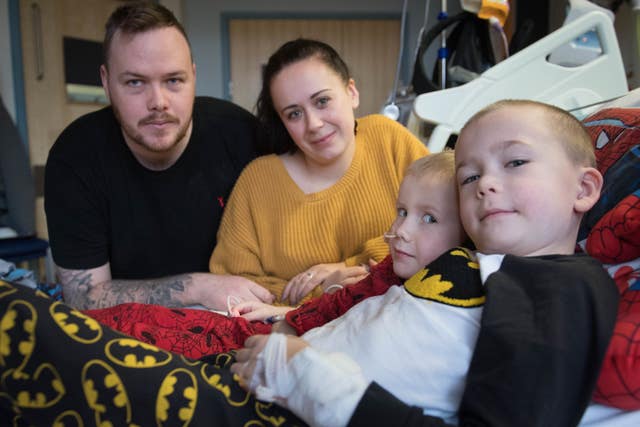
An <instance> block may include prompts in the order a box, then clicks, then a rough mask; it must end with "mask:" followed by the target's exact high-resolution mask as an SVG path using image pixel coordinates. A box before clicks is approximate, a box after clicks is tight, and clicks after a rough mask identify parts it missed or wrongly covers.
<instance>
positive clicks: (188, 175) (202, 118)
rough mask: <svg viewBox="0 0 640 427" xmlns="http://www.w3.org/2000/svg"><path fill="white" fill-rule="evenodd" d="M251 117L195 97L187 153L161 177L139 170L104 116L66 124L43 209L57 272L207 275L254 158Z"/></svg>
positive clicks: (53, 154)
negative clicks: (235, 192)
mask: <svg viewBox="0 0 640 427" xmlns="http://www.w3.org/2000/svg"><path fill="white" fill-rule="evenodd" d="M257 137H258V127H257V120H256V118H255V117H254V116H253V115H252V114H250V113H249V112H248V111H246V110H244V109H242V108H240V107H238V106H237V105H235V104H232V103H230V102H228V101H223V100H219V99H214V98H208V97H197V98H196V100H195V104H194V109H193V131H192V134H191V139H190V140H189V143H188V144H187V147H186V149H185V151H184V152H183V153H182V155H181V157H180V158H179V159H178V160H177V161H176V163H175V164H174V165H172V166H171V167H170V168H168V169H166V170H164V171H152V170H149V169H147V168H145V167H144V166H142V165H141V164H140V163H139V162H138V161H137V160H136V159H135V157H134V156H133V154H132V153H131V151H130V150H129V148H128V147H127V145H126V143H125V141H124V138H123V136H122V132H121V129H120V126H119V124H118V122H117V121H116V118H115V116H114V114H113V111H112V109H111V107H107V108H104V109H102V110H99V111H96V112H94V113H90V114H87V115H85V116H83V117H81V118H79V119H77V120H76V121H74V122H73V123H72V124H71V125H69V126H68V127H67V128H66V129H65V130H64V131H63V133H62V134H61V135H60V136H59V138H58V139H57V141H56V142H55V144H54V146H53V147H52V149H51V151H50V153H49V158H48V160H47V165H46V173H45V210H46V214H47V224H48V229H49V239H50V243H51V248H52V252H53V257H54V260H55V262H56V264H57V265H59V266H60V267H63V268H67V269H89V268H95V267H99V266H101V265H104V264H106V263H107V262H109V263H110V266H111V275H112V278H114V279H145V278H156V277H162V276H167V275H172V274H179V273H186V272H193V271H208V262H209V257H210V255H211V252H212V251H213V248H214V246H215V244H216V232H217V230H218V225H219V223H220V219H221V216H222V211H223V207H224V202H225V201H226V200H227V198H228V196H229V194H230V192H231V189H232V188H233V185H234V183H235V181H236V179H237V177H238V175H239V174H240V172H241V171H242V169H243V168H244V166H245V165H246V164H247V163H248V162H249V161H251V160H252V159H253V158H254V157H255V153H256V151H255V150H256V146H255V144H256V138H257Z"/></svg>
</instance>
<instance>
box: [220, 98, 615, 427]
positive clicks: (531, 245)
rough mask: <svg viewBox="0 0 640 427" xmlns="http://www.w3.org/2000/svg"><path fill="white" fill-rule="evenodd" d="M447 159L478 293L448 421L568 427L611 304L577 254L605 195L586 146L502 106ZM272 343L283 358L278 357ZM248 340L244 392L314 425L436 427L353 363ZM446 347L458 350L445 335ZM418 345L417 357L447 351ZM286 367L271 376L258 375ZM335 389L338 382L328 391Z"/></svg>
mask: <svg viewBox="0 0 640 427" xmlns="http://www.w3.org/2000/svg"><path fill="white" fill-rule="evenodd" d="M455 157H456V169H457V171H456V176H457V183H458V192H459V202H460V213H461V219H462V223H463V225H464V227H465V230H466V232H467V233H468V235H469V237H470V238H471V240H472V241H473V243H474V244H475V245H476V247H477V250H478V252H477V258H478V261H479V265H480V275H481V277H482V281H483V284H484V289H485V292H486V302H485V304H484V307H483V313H482V321H481V324H480V326H479V330H478V331H476V332H477V335H476V336H477V342H473V343H471V344H470V345H473V344H475V350H474V353H473V357H472V358H470V359H468V360H467V361H468V363H469V371H468V375H467V377H466V382H465V381H463V380H462V379H460V378H452V381H462V382H463V383H464V384H463V386H464V394H463V395H462V399H461V401H460V405H459V410H458V417H459V418H458V424H459V425H488V426H515V425H540V426H543V425H544V426H567V425H576V424H578V423H579V421H580V419H581V417H582V414H583V412H584V410H585V408H586V407H587V405H588V403H589V401H590V398H591V394H592V392H593V389H594V386H595V382H596V380H597V377H598V371H599V367H600V365H601V362H602V359H603V357H604V354H605V351H606V349H607V346H608V343H609V339H610V337H611V333H612V330H613V326H614V323H615V318H616V312H617V301H618V293H617V289H616V286H615V284H614V282H613V281H612V279H611V278H610V277H609V276H608V274H607V273H606V271H605V270H604V269H603V268H602V266H601V264H600V263H599V262H597V261H596V260H594V259H592V258H590V257H589V256H587V255H585V254H574V250H575V245H576V238H577V233H578V226H579V224H580V220H581V218H582V216H583V214H584V213H585V212H586V211H587V210H589V209H590V208H591V207H592V206H593V205H594V204H595V202H596V201H597V200H598V198H599V196H600V189H601V187H602V176H601V174H600V173H599V172H598V171H597V170H596V169H595V168H594V166H595V159H594V155H593V147H592V145H591V140H590V138H589V136H588V135H587V134H586V132H585V131H584V129H583V128H582V126H581V124H580V123H579V122H578V121H577V120H576V119H575V118H573V117H572V116H571V115H570V114H568V113H566V112H564V111H562V110H560V109H558V108H555V107H552V106H549V105H545V104H541V103H536V102H532V101H502V102H499V103H497V104H494V105H492V106H490V107H488V108H486V109H485V110H483V111H481V112H479V113H478V114H477V115H475V116H474V117H473V118H471V120H469V122H468V124H467V125H465V127H464V128H463V129H462V131H461V133H460V137H459V139H458V142H457V144H456V155H455ZM437 262H438V261H436V263H437ZM434 264H435V263H434ZM412 280H413V279H410V280H409V281H407V283H411V282H412ZM462 285H464V284H462ZM405 286H406V285H405ZM454 287H455V284H454ZM463 287H464V286H463ZM469 327H470V328H477V326H475V325H473V324H472V323H469ZM472 335H473V334H470V335H469V336H472ZM412 338H413V336H412V337H410V339H412ZM452 338H454V337H452ZM474 340H475V337H474ZM283 343H284V346H285V349H286V351H284V352H280V353H279V355H280V356H278V348H279V347H280V346H281V345H282V344H283ZM467 344H469V343H467ZM245 345H246V348H245V349H243V350H240V351H239V352H238V363H236V364H235V365H234V366H233V367H232V371H233V372H235V373H237V374H238V375H240V377H241V378H242V379H243V380H244V381H246V383H247V384H249V385H250V387H251V388H252V389H256V390H258V391H262V390H264V387H265V386H266V387H267V390H270V392H271V395H272V396H276V398H277V401H278V402H280V403H282V404H283V405H284V406H286V407H288V408H289V409H290V410H292V411H293V412H294V413H296V414H297V415H298V416H300V417H301V418H303V419H304V420H305V421H306V422H308V423H310V424H312V425H346V424H347V422H348V423H349V425H350V426H359V425H371V424H377V425H390V424H393V425H406V426H414V425H421V426H425V425H427V426H428V425H432V426H436V425H438V426H440V425H443V420H442V419H441V418H439V417H434V416H433V415H424V414H428V413H429V411H430V410H431V409H432V408H430V407H429V406H422V407H419V406H410V405H409V404H407V401H406V399H403V398H402V397H400V400H402V401H400V400H398V398H397V397H395V396H400V395H401V393H402V390H400V389H387V390H385V389H384V388H382V387H381V386H380V385H378V384H376V382H375V380H374V382H372V381H371V380H369V379H368V378H369V376H368V375H369V373H368V372H365V371H363V370H360V368H359V367H358V366H357V365H354V363H353V361H349V360H344V358H343V359H339V358H336V357H335V356H334V355H333V354H327V353H323V352H320V351H318V350H316V349H314V348H312V347H309V346H308V345H307V343H305V342H304V341H303V340H300V339H296V338H292V337H290V338H288V339H287V340H286V341H283V340H282V337H281V336H279V335H278V334H271V335H270V336H268V337H264V336H263V337H260V336H254V337H251V338H249V339H248V340H247V343H246V344H245ZM265 345H266V346H265ZM443 347H448V348H449V350H448V351H449V354H452V355H455V353H454V350H455V348H454V347H455V340H454V339H452V340H451V341H450V342H449V343H443ZM422 350H423V351H424V352H425V359H426V358H428V357H430V354H431V353H433V352H441V351H447V350H446V349H443V348H442V347H439V348H423V349H422ZM274 355H275V356H274ZM256 357H257V359H256ZM283 359H284V360H283ZM257 360H260V363H258V364H257V365H256V361H257ZM287 360H288V362H287ZM356 361H357V360H356ZM283 362H284V366H285V368H284V369H282V368H280V369H277V372H278V378H277V382H275V381H273V379H274V377H273V376H270V375H268V373H269V372H274V371H273V369H274V366H278V367H282V366H283ZM405 362H406V360H405V359H404V358H403V363H400V364H397V365H396V364H393V363H392V364H389V365H388V367H387V368H388V369H391V370H393V372H394V374H395V375H399V376H402V377H404V378H406V379H407V381H410V380H411V378H417V379H420V378H422V377H421V376H420V375H418V373H417V372H415V371H412V370H407V369H405V366H406V365H405ZM310 363H313V366H308V369H301V367H302V366H306V365H309V364H310ZM394 367H396V369H394ZM423 369H424V371H425V372H427V373H428V372H429V371H430V370H432V369H434V368H433V367H432V366H429V364H426V365H425V366H424V367H423ZM287 375H288V376H289V377H287ZM336 383H340V387H332V386H329V385H330V384H336ZM414 386H415V387H420V386H421V384H419V383H417V384H414ZM260 387H262V388H260ZM273 387H275V389H274V388H273ZM422 387H423V388H425V389H427V388H428V387H429V384H422ZM449 387H450V388H452V387H455V384H449ZM444 390H447V388H446V387H445V388H443V392H444ZM282 391H284V393H283V392H282ZM392 393H393V395H392ZM394 395H395V396H394ZM456 408H458V406H457V405H456ZM431 414H433V412H431Z"/></svg>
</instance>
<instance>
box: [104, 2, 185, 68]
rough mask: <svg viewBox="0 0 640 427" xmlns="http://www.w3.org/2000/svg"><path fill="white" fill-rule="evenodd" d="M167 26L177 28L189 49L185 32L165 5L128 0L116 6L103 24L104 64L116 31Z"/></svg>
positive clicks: (140, 30)
mask: <svg viewBox="0 0 640 427" xmlns="http://www.w3.org/2000/svg"><path fill="white" fill-rule="evenodd" d="M167 27H174V28H175V29H176V30H178V31H179V32H180V34H182V35H183V36H184V39H185V40H186V41H187V44H188V45H189V49H191V44H190V43H189V38H188V37H187V33H186V32H185V31H184V28H183V27H182V25H181V24H180V22H179V21H178V20H177V19H176V17H175V15H174V14H173V13H172V12H171V11H170V10H169V9H167V8H166V7H164V6H162V5H160V4H158V3H156V2H151V1H136V2H128V3H126V4H123V5H122V6H120V7H118V8H117V9H116V10H115V11H114V12H113V13H112V14H111V16H110V17H109V20H108V21H107V24H106V25H105V34H104V41H103V43H102V55H103V60H104V66H105V67H108V62H109V54H110V49H111V42H112V41H113V37H114V36H115V34H116V33H117V32H118V31H120V32H121V33H122V34H127V35H131V34H139V33H144V32H146V31H151V30H156V29H160V28H167Z"/></svg>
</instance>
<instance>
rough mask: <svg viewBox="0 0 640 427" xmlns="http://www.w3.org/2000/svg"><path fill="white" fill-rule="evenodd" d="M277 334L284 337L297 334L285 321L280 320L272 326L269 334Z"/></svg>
mask: <svg viewBox="0 0 640 427" xmlns="http://www.w3.org/2000/svg"><path fill="white" fill-rule="evenodd" d="M274 332H279V333H281V334H285V335H296V336H297V335H298V332H297V331H296V330H295V329H294V328H293V326H291V325H290V324H288V323H287V322H286V321H285V320H281V321H279V322H276V323H274V324H273V328H271V333H274Z"/></svg>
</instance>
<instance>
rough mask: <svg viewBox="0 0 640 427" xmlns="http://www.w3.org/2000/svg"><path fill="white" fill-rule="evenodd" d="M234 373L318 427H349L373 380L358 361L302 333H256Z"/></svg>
mask: <svg viewBox="0 0 640 427" xmlns="http://www.w3.org/2000/svg"><path fill="white" fill-rule="evenodd" d="M231 372H233V373H234V374H236V375H238V376H239V377H240V381H241V384H243V387H245V388H246V389H249V390H251V391H253V392H254V393H255V394H256V397H257V398H258V399H260V400H266V401H270V402H276V403H278V404H279V405H282V406H284V407H286V408H288V409H289V410H291V411H292V412H293V413H294V414H296V415H297V416H298V417H300V418H301V419H303V420H304V421H306V422H307V423H308V424H309V425H312V426H314V427H341V426H346V425H347V424H348V422H349V419H350V418H351V416H352V414H353V412H354V410H355V408H356V406H357V404H358V402H359V401H360V399H361V398H362V395H363V394H364V392H365V390H366V389H367V387H368V385H369V382H368V381H367V380H366V379H365V378H364V375H363V373H362V371H361V369H360V367H359V366H358V364H357V363H355V362H354V361H353V360H351V359H350V358H349V357H348V356H346V355H345V354H342V353H324V352H320V351H318V350H316V349H314V348H312V347H310V346H309V345H308V343H307V342H306V341H304V340H303V339H301V338H298V337H291V336H285V335H282V334H278V333H272V334H271V335H254V336H253V337H250V338H249V339H247V341H246V342H245V348H244V349H242V350H240V351H238V354H237V362H236V363H234V364H233V365H232V366H231Z"/></svg>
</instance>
